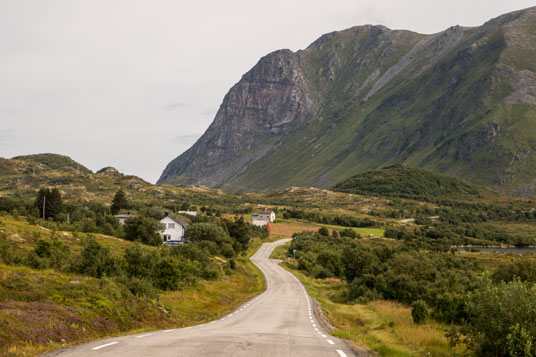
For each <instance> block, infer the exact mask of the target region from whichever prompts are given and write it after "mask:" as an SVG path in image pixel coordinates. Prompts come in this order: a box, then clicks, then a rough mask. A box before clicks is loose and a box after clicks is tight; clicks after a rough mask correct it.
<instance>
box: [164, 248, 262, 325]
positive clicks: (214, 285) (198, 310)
mask: <svg viewBox="0 0 536 357" xmlns="http://www.w3.org/2000/svg"><path fill="white" fill-rule="evenodd" d="M263 290H264V277H263V276H262V273H261V272H260V270H258V268H257V267H255V266H254V265H253V264H252V263H251V262H249V261H247V260H246V259H237V268H236V270H235V271H234V273H233V274H232V275H231V276H229V277H226V278H224V279H222V280H216V281H206V280H201V281H199V282H198V284H197V285H196V286H187V287H184V288H183V289H182V290H179V291H168V292H163V293H161V295H160V303H161V305H162V306H163V307H164V308H165V309H166V310H168V311H169V317H170V318H171V319H172V320H173V321H174V323H175V324H176V325H177V326H178V327H186V326H192V325H197V324H200V323H204V322H207V321H210V320H214V319H216V318H218V317H220V316H223V315H225V314H227V313H228V312H230V311H232V310H233V309H235V308H236V307H237V306H239V305H240V304H242V303H243V302H244V301H246V300H248V299H250V298H252V297H254V296H256V295H258V294H259V293H260V292H262V291H263Z"/></svg>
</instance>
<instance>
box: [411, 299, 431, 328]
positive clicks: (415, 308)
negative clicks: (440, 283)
mask: <svg viewBox="0 0 536 357" xmlns="http://www.w3.org/2000/svg"><path fill="white" fill-rule="evenodd" d="M411 317H412V318H413V322H414V323H416V324H420V323H422V322H424V321H426V319H427V318H428V306H427V305H426V303H425V302H424V301H423V300H417V301H414V302H413V305H412V307H411Z"/></svg>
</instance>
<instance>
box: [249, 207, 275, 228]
mask: <svg viewBox="0 0 536 357" xmlns="http://www.w3.org/2000/svg"><path fill="white" fill-rule="evenodd" d="M251 219H252V221H253V222H252V223H253V224H254V225H256V226H266V224H267V223H269V222H272V223H273V222H275V212H274V211H272V210H267V209H265V210H263V211H260V212H258V213H254V214H252V215H251Z"/></svg>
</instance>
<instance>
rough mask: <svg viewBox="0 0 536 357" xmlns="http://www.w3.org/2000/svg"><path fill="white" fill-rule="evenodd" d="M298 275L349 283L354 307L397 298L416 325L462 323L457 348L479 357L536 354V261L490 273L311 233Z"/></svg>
mask: <svg viewBox="0 0 536 357" xmlns="http://www.w3.org/2000/svg"><path fill="white" fill-rule="evenodd" d="M294 249H296V259H297V262H298V268H299V269H302V270H305V271H306V272H307V273H308V274H309V275H311V276H313V277H315V278H327V277H338V278H341V279H343V280H345V281H346V282H347V287H348V288H347V293H346V297H347V299H348V301H356V300H357V301H361V302H365V301H369V300H376V299H389V300H395V301H399V302H401V303H404V304H407V305H409V306H412V316H413V318H414V321H415V322H416V323H420V322H423V321H425V320H426V319H427V318H428V316H430V317H432V318H434V319H436V320H438V321H442V322H447V323H455V324H457V326H458V328H454V329H453V330H451V331H450V332H449V339H450V342H451V343H452V344H453V345H455V344H457V343H460V342H464V343H465V344H466V345H467V346H468V347H469V348H470V349H471V350H473V351H474V352H476V353H477V355H494V356H509V355H534V353H536V345H535V344H534V342H536V325H535V324H534V321H536V285H535V283H536V273H535V271H536V262H534V261H533V260H520V261H516V262H510V263H505V264H503V265H502V266H501V267H500V268H499V269H497V270H496V271H495V272H494V273H493V274H491V275H490V274H487V273H484V269H483V267H482V266H481V265H480V264H479V263H478V262H477V261H474V260H470V259H466V258H462V257H459V256H457V255H455V254H451V253H440V252H434V251H423V250H421V249H418V248H417V247H415V246H414V245H408V244H403V245H401V246H397V247H389V246H387V245H385V244H383V243H375V244H371V243H363V242H361V241H358V240H354V239H347V238H338V239H334V238H332V237H329V236H325V235H321V234H319V233H310V232H303V233H300V234H297V235H296V238H295V239H294V240H293V241H292V243H291V246H290V249H289V256H292V254H290V252H291V251H292V250H294Z"/></svg>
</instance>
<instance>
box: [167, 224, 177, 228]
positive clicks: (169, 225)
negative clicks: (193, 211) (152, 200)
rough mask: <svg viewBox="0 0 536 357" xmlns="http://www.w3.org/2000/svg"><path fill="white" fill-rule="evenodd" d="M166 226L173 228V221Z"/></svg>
mask: <svg viewBox="0 0 536 357" xmlns="http://www.w3.org/2000/svg"><path fill="white" fill-rule="evenodd" d="M167 227H168V228H171V229H175V223H168V225H167Z"/></svg>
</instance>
